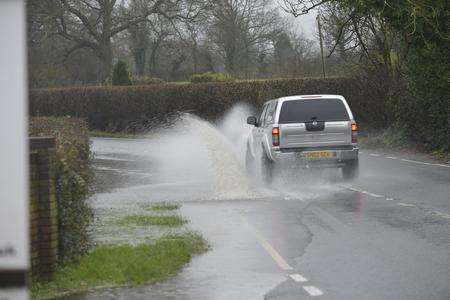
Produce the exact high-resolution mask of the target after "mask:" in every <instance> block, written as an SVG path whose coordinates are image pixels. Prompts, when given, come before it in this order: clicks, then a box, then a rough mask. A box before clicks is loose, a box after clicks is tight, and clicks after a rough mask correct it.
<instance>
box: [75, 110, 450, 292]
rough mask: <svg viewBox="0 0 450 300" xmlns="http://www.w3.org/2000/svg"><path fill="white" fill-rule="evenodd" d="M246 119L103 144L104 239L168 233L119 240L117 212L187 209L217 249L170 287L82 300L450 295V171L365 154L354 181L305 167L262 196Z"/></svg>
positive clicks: (238, 114) (98, 150) (97, 199)
mask: <svg viewBox="0 0 450 300" xmlns="http://www.w3.org/2000/svg"><path fill="white" fill-rule="evenodd" d="M245 115H246V112H245V111H243V110H240V111H239V110H238V111H235V112H234V114H233V113H232V114H231V115H229V116H227V117H225V119H224V121H223V122H222V124H221V125H219V130H218V129H217V128H216V127H213V126H212V125H210V124H209V123H207V122H204V121H201V120H198V119H195V118H191V117H188V118H186V119H185V120H184V122H181V123H180V126H178V127H177V128H173V129H171V130H168V131H166V132H161V133H160V134H158V135H153V136H151V137H148V138H143V139H93V151H94V153H95V159H94V169H95V174H96V180H97V184H96V188H97V189H96V194H95V196H94V197H92V199H91V204H92V206H93V207H94V210H95V212H96V215H97V218H96V223H95V224H94V234H93V238H94V240H95V241H96V242H98V243H110V242H122V241H125V242H132V243H139V242H143V241H148V239H152V238H154V237H156V236H158V235H160V234H161V233H160V232H152V233H151V234H150V236H148V235H149V230H143V231H142V232H140V231H136V230H135V231H132V232H121V233H120V234H119V233H117V232H116V231H115V230H114V227H112V226H111V225H110V224H113V223H114V222H113V220H109V219H108V218H109V216H110V215H111V214H110V212H111V211H112V210H113V211H115V212H116V213H115V214H113V215H114V216H118V215H119V216H120V213H123V214H127V213H130V212H135V211H138V210H139V209H140V207H142V205H145V204H148V203H150V202H157V201H177V202H182V208H181V213H182V214H183V215H184V216H185V217H187V218H188V219H190V226H191V227H192V228H193V229H194V230H197V231H199V232H200V233H201V234H202V235H203V236H204V237H205V238H206V239H207V240H208V241H209V242H210V244H211V246H212V249H211V250H210V251H209V252H207V253H205V254H203V255H200V256H198V257H195V258H194V259H193V260H192V261H191V263H190V264H189V265H188V266H186V267H185V268H184V269H183V270H182V271H181V272H180V273H179V274H178V275H176V276H175V277H173V278H171V279H170V280H167V281H165V282H161V283H158V284H154V285H147V286H145V285H144V286H139V287H121V288H114V289H103V290H98V291H94V292H91V293H87V294H83V295H77V296H75V297H73V299H110V298H120V299H303V298H310V297H318V298H321V299H449V298H450V285H449V284H448V283H449V282H450V197H449V195H450V190H449V188H450V184H449V183H450V168H449V167H448V165H445V164H439V163H436V162H430V161H427V160H426V158H423V157H418V156H415V157H407V158H404V157H402V156H401V155H398V154H392V153H390V154H385V153H373V152H367V153H365V152H364V153H362V154H361V155H360V166H361V174H360V177H359V178H358V179H357V180H355V181H353V182H346V181H343V180H342V179H341V175H340V172H339V170H303V171H299V170H296V171H293V172H292V173H289V174H287V176H286V174H284V176H281V177H277V178H276V180H275V181H274V183H273V185H272V187H271V188H267V187H262V186H261V185H260V184H258V179H257V178H249V177H248V176H247V175H246V174H245V172H244V170H243V157H244V155H243V153H244V150H245V136H246V133H247V132H248V128H246V127H245V126H246V125H239V124H240V122H241V120H243V119H244V116H245ZM239 126H241V127H239ZM242 126H244V127H242ZM117 212H118V213H117Z"/></svg>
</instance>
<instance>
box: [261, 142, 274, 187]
mask: <svg viewBox="0 0 450 300" xmlns="http://www.w3.org/2000/svg"><path fill="white" fill-rule="evenodd" d="M261 156H262V158H261V179H262V181H263V182H264V183H265V184H271V183H272V180H273V172H274V164H273V161H272V160H270V159H269V158H268V157H267V155H266V153H265V152H264V150H263V153H262V154H261Z"/></svg>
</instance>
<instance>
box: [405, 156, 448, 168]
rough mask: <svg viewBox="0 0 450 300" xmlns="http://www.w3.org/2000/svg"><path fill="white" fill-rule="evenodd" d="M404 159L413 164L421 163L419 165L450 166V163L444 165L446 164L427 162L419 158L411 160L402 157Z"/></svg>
mask: <svg viewBox="0 0 450 300" xmlns="http://www.w3.org/2000/svg"><path fill="white" fill-rule="evenodd" d="M401 160H402V161H405V162H410V163H413V164H419V165H426V166H435V167H444V168H450V165H444V164H435V163H427V162H423V161H417V160H411V159H404V158H402V159H401Z"/></svg>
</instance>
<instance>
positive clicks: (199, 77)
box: [190, 72, 234, 83]
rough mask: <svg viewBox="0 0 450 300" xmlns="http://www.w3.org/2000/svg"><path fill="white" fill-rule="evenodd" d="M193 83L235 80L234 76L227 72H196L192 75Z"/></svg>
mask: <svg viewBox="0 0 450 300" xmlns="http://www.w3.org/2000/svg"><path fill="white" fill-rule="evenodd" d="M190 81H191V82H192V83H201V82H233V81H234V78H233V77H232V76H231V75H230V74H227V73H214V72H206V73H202V74H194V75H192V76H191V79H190Z"/></svg>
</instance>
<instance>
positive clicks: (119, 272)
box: [31, 233, 208, 298]
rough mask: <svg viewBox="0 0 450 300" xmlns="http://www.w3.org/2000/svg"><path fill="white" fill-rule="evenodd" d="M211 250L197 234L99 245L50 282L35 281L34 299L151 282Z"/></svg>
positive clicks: (57, 273)
mask: <svg viewBox="0 0 450 300" xmlns="http://www.w3.org/2000/svg"><path fill="white" fill-rule="evenodd" d="M207 249H208V245H207V243H206V242H205V240H204V239H203V238H202V237H201V236H200V235H198V234H196V233H184V234H179V235H167V236H164V237H162V238H160V239H158V240H157V241H156V242H155V243H153V244H142V245H137V246H130V245H119V246H99V247H97V248H95V249H94V250H93V251H91V252H90V253H89V254H87V255H86V256H84V257H82V258H81V259H80V261H78V262H77V263H72V264H66V265H64V266H61V267H60V268H59V269H58V270H57V271H56V273H55V278H54V280H53V281H51V282H49V283H34V284H33V285H32V289H31V291H32V296H33V298H52V297H56V296H61V295H65V294H70V293H74V292H81V291H86V290H89V289H94V288H99V287H112V286H121V285H139V284H144V283H145V284H149V283H153V282H156V281H160V280H163V279H165V278H167V277H169V276H171V275H174V274H176V273H177V272H178V271H179V270H180V269H181V268H182V267H183V266H184V265H185V264H186V263H187V262H189V260H190V259H191V256H192V255H194V254H199V253H202V252H204V251H206V250H207Z"/></svg>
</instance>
